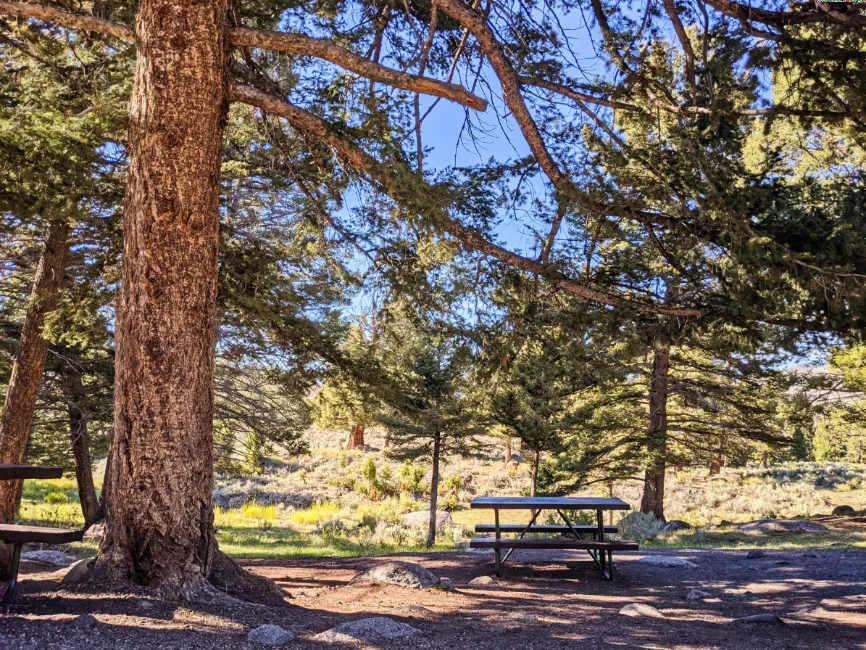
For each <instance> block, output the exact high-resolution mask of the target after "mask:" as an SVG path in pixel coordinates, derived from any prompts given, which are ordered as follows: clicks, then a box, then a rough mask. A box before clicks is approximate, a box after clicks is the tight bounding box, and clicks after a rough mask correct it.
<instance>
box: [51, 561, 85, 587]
mask: <svg viewBox="0 0 866 650" xmlns="http://www.w3.org/2000/svg"><path fill="white" fill-rule="evenodd" d="M90 562H91V561H90V560H78V562H76V563H75V564H73V565H72V566H70V567H68V568H66V569H60V571H57V573H62V574H63V579H62V580H61V582H63V583H64V584H71V583H73V582H80V581H81V580H82V579H83V578H84V576H86V575H87V572H88V570H89V569H90Z"/></svg>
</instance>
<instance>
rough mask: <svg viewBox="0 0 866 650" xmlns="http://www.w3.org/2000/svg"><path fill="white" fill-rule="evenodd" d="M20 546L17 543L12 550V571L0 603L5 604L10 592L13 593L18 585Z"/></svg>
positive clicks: (10, 595) (10, 594)
mask: <svg viewBox="0 0 866 650" xmlns="http://www.w3.org/2000/svg"><path fill="white" fill-rule="evenodd" d="M21 546H22V545H21V543H18V544H15V546H14V547H13V548H12V569H11V573H10V574H9V584H8V586H7V587H6V591H5V592H4V593H3V597H2V598H0V602H4V603H5V602H6V601H7V600H9V599H10V598H12V592H13V591H15V586H16V585H17V584H18V569H19V568H20V566H21Z"/></svg>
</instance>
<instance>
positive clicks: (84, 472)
mask: <svg viewBox="0 0 866 650" xmlns="http://www.w3.org/2000/svg"><path fill="white" fill-rule="evenodd" d="M62 373H63V374H62V379H61V381H62V383H63V392H64V393H65V394H66V412H67V418H68V419H69V436H70V438H71V439H72V457H73V459H74V460H75V478H76V479H77V482H78V498H79V500H80V501H81V512H82V514H83V515H84V524H85V527H87V526H90V525H91V524H93V523H95V522H97V521H99V520H100V519H102V504H101V503H100V502H99V499H98V498H97V496H96V488H95V487H94V485H93V461H92V459H91V458H90V434H89V432H88V431H87V416H86V415H85V413H84V410H83V409H82V408H81V405H82V403H83V402H84V383H83V382H82V380H81V370H79V369H78V368H77V367H75V366H74V365H72V364H70V363H67V364H65V365H64V367H63V370H62Z"/></svg>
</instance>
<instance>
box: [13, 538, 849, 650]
mask: <svg viewBox="0 0 866 650" xmlns="http://www.w3.org/2000/svg"><path fill="white" fill-rule="evenodd" d="M649 553H651V554H653V555H675V556H678V557H682V558H685V559H688V560H690V561H692V562H694V563H695V564H697V565H698V568H696V569H678V568H658V567H652V566H647V565H644V564H639V563H638V562H637V560H638V559H639V558H641V557H643V556H645V555H647V554H648V553H646V552H637V553H622V554H620V555H619V558H618V559H617V567H618V569H619V576H618V579H617V580H616V581H615V582H612V583H611V582H608V581H605V580H603V579H602V578H601V576H600V575H599V573H598V571H597V570H596V569H595V567H594V565H593V564H592V563H591V562H590V561H588V556H587V555H586V554H585V553H584V554H580V553H577V552H569V551H560V552H557V553H556V554H552V553H543V554H542V553H539V552H537V551H517V552H515V554H514V556H513V558H512V560H510V561H509V563H508V564H507V565H506V567H505V570H504V575H503V577H502V578H498V579H495V582H494V583H493V584H492V585H488V586H485V587H470V586H469V585H468V582H469V581H470V580H471V579H472V578H475V577H477V576H483V575H492V572H493V569H492V557H491V555H489V554H482V553H469V552H465V553H444V554H433V555H400V556H389V557H388V558H384V557H365V558H335V559H327V558H326V559H321V558H310V559H307V558H304V559H293V560H247V561H242V562H241V563H242V564H243V565H244V566H245V567H246V568H248V569H250V570H252V571H254V572H256V573H258V574H261V575H265V576H268V577H270V578H272V579H273V580H275V581H277V582H278V584H279V585H280V586H281V587H282V588H283V589H284V590H285V592H286V595H287V605H286V606H285V607H279V608H276V607H264V606H257V605H247V604H240V603H238V604H236V605H233V604H231V603H220V604H214V605H178V604H176V603H168V602H163V601H159V600H156V599H153V598H152V597H151V596H150V595H149V593H148V592H147V591H146V590H140V591H137V592H135V593H127V594H113V593H112V594H106V593H93V592H92V591H83V590H82V589H83V588H76V589H71V588H65V586H64V587H61V585H60V582H59V578H58V576H57V575H55V574H52V573H49V572H40V571H35V572H30V573H27V574H26V575H23V576H22V580H21V584H20V591H19V592H18V594H17V596H16V598H15V600H14V601H13V602H12V603H11V604H9V605H5V606H3V607H2V608H0V648H3V649H4V650H5V649H9V650H17V649H34V650H60V649H62V650H70V649H75V650H78V649H82V650H85V649H86V650H90V649H93V650H101V649H110V650H126V649H130V650H133V649H146V650H156V649H158V648H172V649H175V648H256V649H259V650H261V648H264V647H265V646H260V645H258V644H255V643H251V642H248V641H246V633H247V631H249V630H250V629H252V628H254V627H256V626H258V625H262V624H264V623H275V624H278V625H281V626H283V627H285V628H293V629H294V630H295V631H296V632H297V633H298V635H299V637H298V639H297V640H296V641H293V642H290V643H289V644H287V646H286V647H293V648H294V647H297V648H318V647H323V645H324V644H321V643H317V642H316V641H315V640H313V639H312V638H311V637H312V636H313V635H314V634H316V633H318V632H321V631H323V630H326V629H329V628H331V627H333V626H334V625H337V624H339V623H342V622H344V621H348V620H353V619H357V618H362V617H367V616H382V615H384V616H389V617H391V618H393V619H395V620H399V621H402V622H404V623H408V624H410V625H412V626H414V627H416V628H418V629H419V630H420V631H421V632H420V634H417V635H415V636H413V637H409V638H406V639H399V640H395V641H391V642H385V643H377V644H375V645H369V646H364V645H360V647H377V648H521V649H523V648H544V649H546V650H547V649H555V648H577V647H579V648H610V649H614V648H616V649H620V650H621V649H623V648H676V649H677V650H684V649H692V648H693V649H704V648H737V649H755V650H758V649H761V650H763V649H769V648H809V649H810V650H814V649H815V648H846V649H847V648H866V552H862V551H823V550H822V551H803V550H798V551H776V550H773V551H767V552H766V554H765V555H764V556H763V557H761V558H758V559H746V551H744V550H678V551H651V552H649ZM395 558H399V559H402V560H408V561H414V562H418V563H420V564H422V565H423V566H425V567H427V568H428V569H429V570H431V571H432V572H433V573H435V574H436V575H439V576H444V577H447V578H450V579H451V580H452V581H453V582H454V584H455V586H456V588H457V591H456V592H455V593H448V592H445V591H441V590H435V589H428V590H417V589H409V588H404V587H396V586H384V585H363V584H358V585H349V584H348V582H349V580H350V579H351V578H352V577H353V576H354V575H355V574H356V573H358V572H359V571H362V570H365V569H367V568H369V567H371V566H372V565H373V564H375V563H377V562H382V561H384V560H385V559H395ZM566 562H568V563H572V562H577V566H576V568H568V567H566V566H565V564H566ZM36 568H37V567H30V568H29V570H31V571H33V570H35V569H36ZM691 589H701V590H703V591H706V592H708V593H710V594H711V597H709V598H706V599H704V600H696V601H688V600H686V595H687V594H688V592H689V591H690V590H691ZM629 603H645V604H649V605H652V606H653V607H656V608H658V609H659V610H660V611H661V612H662V614H663V615H664V618H629V617H627V616H623V615H621V614H619V613H618V612H619V610H620V609H621V608H622V607H623V606H624V605H626V604H629ZM79 614H91V615H93V616H94V617H95V618H96V620H97V621H98V623H97V625H96V626H95V627H94V628H93V629H82V628H80V627H78V626H77V625H76V623H75V622H74V619H75V617H76V616H77V615H79ZM756 614H776V615H779V616H780V617H781V619H780V622H770V623H766V622H764V623H749V622H742V621H737V620H736V619H740V618H743V617H747V616H753V615H756Z"/></svg>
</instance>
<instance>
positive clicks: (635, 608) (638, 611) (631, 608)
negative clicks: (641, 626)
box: [619, 603, 665, 618]
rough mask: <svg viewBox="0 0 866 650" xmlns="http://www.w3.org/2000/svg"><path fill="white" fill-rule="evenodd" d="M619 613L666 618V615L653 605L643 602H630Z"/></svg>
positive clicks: (637, 616)
mask: <svg viewBox="0 0 866 650" xmlns="http://www.w3.org/2000/svg"><path fill="white" fill-rule="evenodd" d="M619 613H620V614H622V615H623V616H631V617H632V618H664V617H665V615H664V614H662V613H661V612H660V611H659V610H657V609H656V608H655V607H653V606H651V605H645V604H643V603H629V604H628V605H626V606H625V607H623V608H622V609H621V610H619Z"/></svg>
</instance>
